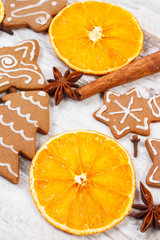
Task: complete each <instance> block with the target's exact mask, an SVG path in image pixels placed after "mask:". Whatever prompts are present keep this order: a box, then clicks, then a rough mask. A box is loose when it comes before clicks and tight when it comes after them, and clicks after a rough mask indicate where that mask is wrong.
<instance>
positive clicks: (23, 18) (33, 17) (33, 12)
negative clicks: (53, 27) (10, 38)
mask: <svg viewBox="0 0 160 240" xmlns="http://www.w3.org/2000/svg"><path fill="white" fill-rule="evenodd" d="M65 6H66V1H65V0H25V1H24V0H6V1H5V13H6V16H5V19H4V25H5V26H7V27H9V28H13V29H14V28H23V27H30V28H32V29H33V30H34V31H37V32H42V31H46V30H47V29H48V27H49V24H50V23H51V20H52V16H54V15H55V14H57V13H58V12H59V11H60V10H61V9H62V8H64V7H65Z"/></svg>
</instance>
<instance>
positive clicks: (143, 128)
mask: <svg viewBox="0 0 160 240" xmlns="http://www.w3.org/2000/svg"><path fill="white" fill-rule="evenodd" d="M136 128H138V129H142V130H148V118H147V117H145V118H144V126H141V125H137V126H136Z"/></svg>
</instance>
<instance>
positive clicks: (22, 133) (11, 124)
mask: <svg viewBox="0 0 160 240" xmlns="http://www.w3.org/2000/svg"><path fill="white" fill-rule="evenodd" d="M0 123H1V124H2V125H4V126H7V127H10V129H11V131H13V132H15V133H17V134H20V135H21V137H22V138H24V139H25V140H26V141H33V140H34V138H29V137H27V136H25V134H24V130H16V129H15V128H14V127H13V125H14V122H10V123H5V122H4V121H3V115H0Z"/></svg>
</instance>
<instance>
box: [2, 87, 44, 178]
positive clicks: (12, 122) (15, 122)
mask: <svg viewBox="0 0 160 240" xmlns="http://www.w3.org/2000/svg"><path fill="white" fill-rule="evenodd" d="M2 101H3V103H4V104H3V105H0V175H2V176H3V177H5V178H7V179H8V180H10V181H11V182H13V183H17V182H18V181H19V166H18V156H19V154H21V155H23V156H25V157H27V158H28V159H32V158H33V156H34V154H35V151H36V132H37V131H38V132H40V133H42V134H47V133H48V131H49V96H48V94H47V93H45V92H44V91H29V92H19V93H11V94H7V95H5V96H4V97H2Z"/></svg>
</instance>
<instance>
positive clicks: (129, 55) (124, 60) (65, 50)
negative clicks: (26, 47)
mask: <svg viewBox="0 0 160 240" xmlns="http://www.w3.org/2000/svg"><path fill="white" fill-rule="evenodd" d="M49 37H50V42H51V45H52V47H53V49H54V51H55V52H56V54H57V56H58V57H59V58H60V59H61V60H62V61H64V62H65V63H66V64H67V65H68V66H69V67H71V68H73V69H75V70H77V71H81V72H84V73H89V74H96V75H102V74H106V73H108V72H112V71H114V70H116V69H118V68H120V67H122V66H124V65H126V64H128V63H130V62H131V61H133V60H134V59H135V58H136V57H137V56H138V55H139V54H140V52H141V50H142V47H143V33H142V30H141V28H140V26H139V24H138V22H137V20H136V18H135V17H134V16H133V15H132V14H131V13H130V12H128V11H126V10H124V9H123V8H121V7H118V6H114V5H112V4H110V3H105V2H96V1H87V2H77V3H73V4H71V5H68V6H67V7H65V8H64V9H63V10H62V11H60V12H59V13H58V14H57V16H56V17H55V18H53V20H52V22H51V24H50V27H49Z"/></svg>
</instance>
